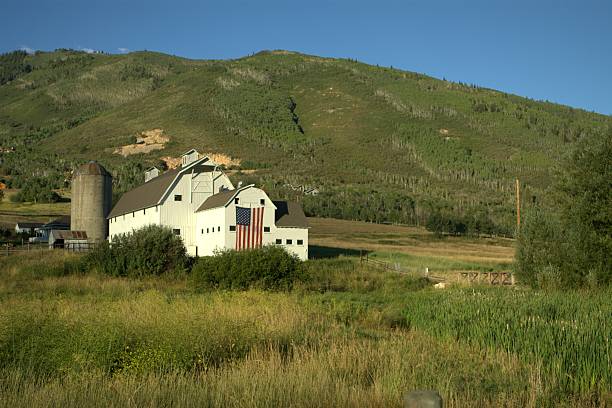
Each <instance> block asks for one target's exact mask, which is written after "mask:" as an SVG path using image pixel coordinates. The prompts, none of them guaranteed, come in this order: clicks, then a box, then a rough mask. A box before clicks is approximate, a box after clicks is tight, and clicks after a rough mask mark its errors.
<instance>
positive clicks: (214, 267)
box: [191, 246, 305, 290]
mask: <svg viewBox="0 0 612 408" xmlns="http://www.w3.org/2000/svg"><path fill="white" fill-rule="evenodd" d="M191 273H192V282H193V284H194V285H195V287H196V288H198V289H206V288H222V289H248V288H251V287H254V288H261V289H272V290H283V289H291V288H292V287H293V284H294V282H296V281H300V280H304V278H305V273H304V269H303V267H302V263H301V262H300V260H299V259H298V258H297V257H296V256H295V255H290V254H289V253H288V252H287V251H285V250H284V249H282V248H279V247H274V246H266V247H263V248H260V249H252V250H248V251H242V252H237V251H223V252H219V253H217V254H216V255H215V256H207V257H203V258H200V259H199V260H198V261H197V262H196V264H195V265H194V267H193V269H192V271H191Z"/></svg>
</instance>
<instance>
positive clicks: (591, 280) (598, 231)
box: [516, 132, 612, 287]
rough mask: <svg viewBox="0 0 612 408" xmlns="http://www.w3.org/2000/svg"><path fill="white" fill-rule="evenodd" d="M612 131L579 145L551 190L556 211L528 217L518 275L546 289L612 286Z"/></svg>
mask: <svg viewBox="0 0 612 408" xmlns="http://www.w3.org/2000/svg"><path fill="white" fill-rule="evenodd" d="M610 157H612V132H611V133H607V134H604V133H602V134H596V135H591V136H589V137H585V138H583V139H582V140H580V141H579V142H578V143H577V145H576V148H575V149H574V151H573V153H572V154H571V156H569V158H568V159H567V160H565V162H564V165H563V168H562V169H561V171H560V172H559V174H558V179H557V182H556V183H555V186H554V188H553V194H555V195H556V202H557V205H556V206H557V209H556V211H554V210H553V211H551V210H549V211H543V210H539V209H535V210H533V211H531V213H529V214H527V216H526V218H525V219H524V222H523V226H522V229H521V231H520V235H519V240H518V248H517V265H516V266H517V274H518V276H519V278H521V279H522V280H523V281H524V282H525V283H527V284H530V285H532V286H542V285H541V283H542V281H543V280H546V279H545V278H546V276H548V277H551V275H556V276H555V279H557V280H558V281H559V284H560V285H561V286H563V287H570V286H582V285H585V284H589V285H601V286H604V285H609V284H610V283H611V282H612V164H611V162H610Z"/></svg>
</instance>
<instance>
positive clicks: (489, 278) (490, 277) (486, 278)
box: [359, 251, 516, 286]
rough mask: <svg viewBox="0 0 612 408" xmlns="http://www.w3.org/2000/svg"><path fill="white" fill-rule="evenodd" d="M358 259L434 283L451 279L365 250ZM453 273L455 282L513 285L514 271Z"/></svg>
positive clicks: (383, 268) (377, 266) (364, 262)
mask: <svg viewBox="0 0 612 408" xmlns="http://www.w3.org/2000/svg"><path fill="white" fill-rule="evenodd" d="M359 261H360V262H361V264H368V265H371V266H373V267H375V268H379V269H381V270H384V271H391V272H395V273H398V274H400V275H412V276H419V277H424V278H427V279H428V280H430V281H431V282H436V283H450V282H451V281H452V280H453V279H452V277H451V278H448V277H443V276H439V275H435V274H433V273H432V272H431V271H430V270H429V268H425V269H424V270H423V271H418V270H416V269H408V268H406V267H403V266H402V265H401V264H400V263H391V262H386V261H381V260H380V259H374V258H370V257H369V256H368V253H367V251H359ZM453 275H455V276H456V282H458V283H460V282H464V283H469V284H470V285H472V284H489V285H500V286H502V285H515V284H516V282H515V279H514V273H512V272H510V271H499V272H482V271H473V270H470V271H455V272H453Z"/></svg>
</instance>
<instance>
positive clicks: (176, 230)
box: [172, 228, 181, 235]
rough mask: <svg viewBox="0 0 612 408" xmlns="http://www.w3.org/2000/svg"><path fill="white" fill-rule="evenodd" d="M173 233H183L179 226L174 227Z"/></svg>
mask: <svg viewBox="0 0 612 408" xmlns="http://www.w3.org/2000/svg"><path fill="white" fill-rule="evenodd" d="M172 233H173V234H174V235H181V230H180V229H179V228H174V229H173V230H172Z"/></svg>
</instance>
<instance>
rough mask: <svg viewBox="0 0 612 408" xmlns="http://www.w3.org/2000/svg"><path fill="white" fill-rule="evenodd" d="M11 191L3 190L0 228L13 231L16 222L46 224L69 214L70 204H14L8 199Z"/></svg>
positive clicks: (0, 207) (11, 193)
mask: <svg viewBox="0 0 612 408" xmlns="http://www.w3.org/2000/svg"><path fill="white" fill-rule="evenodd" d="M13 194H15V191H13V190H5V196H4V199H3V200H0V228H9V229H14V228H15V224H16V223H17V222H25V221H29V222H48V221H50V220H51V219H54V218H57V217H59V216H61V215H68V214H70V202H60V203H15V202H12V201H11V200H10V197H11V196H12V195H13Z"/></svg>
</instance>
